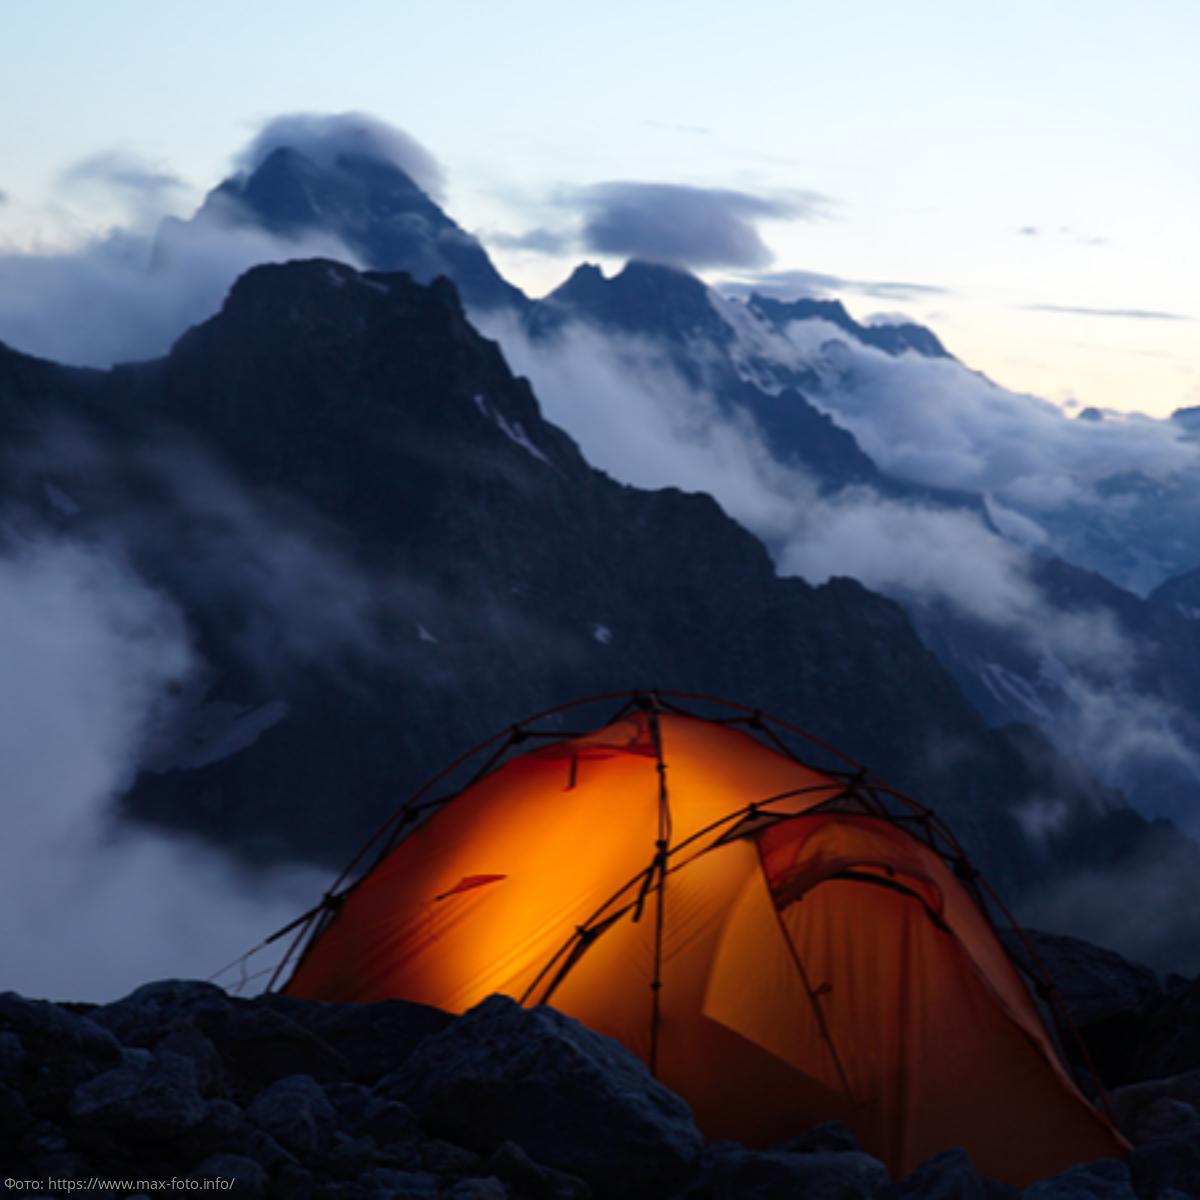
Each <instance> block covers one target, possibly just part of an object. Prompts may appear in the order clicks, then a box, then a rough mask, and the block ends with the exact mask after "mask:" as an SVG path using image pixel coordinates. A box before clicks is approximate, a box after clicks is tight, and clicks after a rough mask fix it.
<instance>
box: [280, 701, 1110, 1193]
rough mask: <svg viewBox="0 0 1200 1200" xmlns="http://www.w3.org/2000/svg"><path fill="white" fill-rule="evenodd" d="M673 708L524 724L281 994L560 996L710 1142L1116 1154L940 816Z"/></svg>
mask: <svg viewBox="0 0 1200 1200" xmlns="http://www.w3.org/2000/svg"><path fill="white" fill-rule="evenodd" d="M670 696H671V694H669V693H664V694H658V693H655V694H653V695H652V696H640V695H638V696H635V697H634V699H633V700H632V701H630V702H629V703H628V704H626V705H625V706H624V708H623V709H622V711H621V712H619V713H618V714H617V716H616V717H615V719H612V720H611V721H610V722H609V723H608V724H606V725H605V726H604V727H603V728H601V729H598V730H596V731H594V732H591V733H586V734H582V735H553V734H549V735H548V734H545V733H540V734H539V733H537V732H532V731H530V730H529V729H527V728H524V727H518V728H516V729H514V730H513V731H512V732H511V734H510V738H509V741H508V742H507V743H506V744H505V745H503V746H502V747H501V752H500V753H499V754H497V755H496V756H495V759H494V763H493V765H490V766H489V767H488V768H485V770H484V771H483V772H482V773H481V775H480V776H479V777H477V778H476V779H475V780H474V781H473V782H472V783H470V784H469V785H468V786H466V787H465V788H464V789H463V790H461V791H459V792H458V793H457V794H456V795H454V796H453V797H452V800H451V801H450V802H447V803H440V804H432V805H431V804H420V803H417V804H414V805H410V806H408V807H407V808H406V809H404V810H402V811H401V814H400V815H399V821H398V829H399V832H400V833H404V831H405V830H407V832H406V834H405V835H404V836H402V837H400V836H398V834H397V830H396V829H393V830H392V831H391V832H392V834H393V838H392V843H391V844H390V845H389V846H387V847H386V848H385V850H384V852H383V853H382V854H381V855H380V857H379V858H378V861H377V862H376V863H375V865H374V867H373V868H372V869H371V870H369V871H367V872H366V873H365V874H364V875H363V876H362V877H361V878H360V879H359V880H358V882H357V883H355V884H354V885H353V886H351V887H350V888H348V889H347V890H346V891H345V892H343V893H342V894H341V895H340V896H337V897H333V898H331V900H330V902H329V903H327V905H326V906H324V908H323V909H322V910H321V912H320V913H319V917H318V919H316V922H315V928H314V930H313V931H312V932H310V935H309V937H308V944H307V948H306V950H305V952H304V953H303V955H302V957H301V959H300V961H299V964H298V966H297V967H296V969H295V972H294V974H293V975H292V977H291V979H290V981H289V982H288V984H287V986H286V988H285V989H284V990H285V991H286V992H287V993H288V994H290V995H294V996H303V997H308V998H311V999H317V1000H331V1001H373V1000H381V999H385V998H402V999H406V1000H414V1001H420V1002H422V1003H425V1004H432V1005H436V1006H438V1007H440V1008H444V1009H449V1010H451V1011H454V1012H462V1011H464V1010H466V1009H467V1008H470V1007H471V1006H472V1005H474V1004H477V1003H478V1002H479V1001H480V1000H482V999H483V998H484V997H485V996H488V995H490V994H491V993H493V992H502V993H506V994H508V995H510V996H513V997H516V998H518V999H519V1000H521V1002H522V1003H525V1004H537V1003H550V1004H553V1005H554V1007H556V1008H558V1009H560V1010H561V1011H563V1012H565V1013H568V1014H570V1015H571V1016H573V1017H576V1018H578V1019H579V1020H580V1021H582V1022H584V1023H585V1024H587V1025H588V1026H590V1027H591V1028H593V1029H595V1030H598V1031H600V1032H601V1033H605V1034H608V1035H610V1036H611V1037H614V1038H616V1039H617V1040H618V1041H620V1042H622V1043H623V1044H624V1045H625V1046H627V1047H628V1048H629V1049H630V1050H632V1051H633V1052H634V1053H635V1054H637V1055H638V1056H639V1057H641V1058H642V1059H643V1060H644V1061H645V1062H646V1063H647V1064H648V1065H649V1066H650V1068H651V1070H652V1071H653V1072H654V1073H655V1075H656V1076H657V1077H658V1078H659V1079H660V1080H661V1081H662V1082H663V1083H665V1084H666V1085H667V1086H668V1087H670V1088H672V1089H673V1090H674V1091H676V1092H678V1093H679V1094H680V1095H682V1096H683V1097H684V1098H685V1099H686V1100H687V1101H688V1102H689V1103H690V1104H691V1106H692V1109H693V1112H694V1113H695V1117H696V1122H697V1124H698V1125H699V1127H700V1128H701V1129H702V1130H703V1131H704V1132H705V1134H706V1135H707V1136H709V1137H711V1138H723V1137H730V1138H736V1139H738V1140H740V1141H743V1142H745V1143H748V1144H750V1145H767V1144H770V1143H772V1142H774V1141H778V1140H780V1139H782V1138H784V1137H787V1136H788V1135H791V1134H794V1133H797V1132H799V1131H800V1130H802V1129H804V1128H805V1127H806V1126H808V1125H811V1124H813V1123H815V1122H818V1121H823V1120H829V1119H832V1118H840V1119H842V1120H844V1121H846V1122H847V1124H848V1125H849V1126H850V1127H851V1129H853V1130H854V1132H855V1134H856V1135H857V1137H858V1139H859V1143H860V1145H862V1146H863V1148H864V1149H866V1150H868V1151H869V1152H871V1153H872V1154H875V1155H876V1156H878V1157H879V1158H881V1159H882V1160H883V1161H884V1162H885V1163H887V1165H888V1166H889V1168H890V1169H891V1170H892V1172H893V1174H894V1175H895V1176H896V1177H898V1178H899V1177H903V1176H905V1175H907V1174H909V1173H910V1172H911V1171H912V1170H913V1169H914V1168H915V1167H916V1166H917V1165H918V1164H919V1163H920V1162H921V1161H922V1160H923V1159H924V1158H926V1157H927V1156H928V1155H930V1154H933V1153H935V1152H937V1151H939V1150H943V1149H946V1148H948V1147H951V1146H964V1147H966V1148H967V1150H968V1151H969V1152H970V1154H971V1157H972V1159H973V1160H974V1162H975V1165H976V1167H977V1168H978V1169H979V1170H980V1171H982V1172H984V1173H985V1174H988V1175H991V1176H994V1177H996V1178H999V1179H1002V1180H1006V1181H1008V1182H1011V1183H1014V1184H1017V1185H1024V1184H1026V1183H1028V1182H1030V1181H1032V1180H1034V1179H1038V1178H1042V1177H1044V1176H1047V1175H1050V1174H1053V1173H1054V1172H1056V1171H1059V1170H1062V1169H1064V1168H1065V1167H1067V1166H1069V1165H1071V1164H1073V1163H1076V1162H1080V1161H1084V1160H1090V1159H1097V1158H1108V1157H1113V1156H1114V1155H1116V1156H1123V1155H1124V1153H1125V1151H1126V1149H1127V1147H1126V1146H1125V1144H1124V1142H1123V1141H1122V1140H1121V1138H1120V1136H1119V1135H1118V1134H1117V1133H1116V1132H1115V1131H1114V1130H1113V1128H1112V1127H1111V1126H1110V1125H1109V1123H1108V1122H1107V1121H1106V1120H1105V1119H1104V1118H1103V1117H1102V1116H1101V1115H1100V1114H1099V1113H1098V1112H1097V1111H1096V1110H1095V1109H1094V1108H1093V1107H1092V1106H1091V1105H1090V1104H1089V1103H1088V1102H1087V1101H1086V1100H1085V1099H1084V1098H1083V1096H1082V1095H1081V1094H1080V1093H1079V1092H1078V1091H1077V1089H1076V1088H1075V1086H1074V1084H1073V1083H1072V1082H1071V1080H1070V1078H1069V1077H1068V1075H1067V1074H1066V1072H1065V1071H1064V1069H1063V1067H1062V1065H1061V1064H1060V1062H1059V1059H1058V1056H1057V1054H1056V1052H1055V1048H1054V1045H1053V1043H1052V1041H1051V1038H1050V1036H1049V1034H1048V1033H1047V1031H1046V1028H1045V1026H1044V1025H1043V1023H1042V1021H1041V1020H1040V1018H1039V1015H1038V1012H1037V1009H1036V1008H1035V1005H1034V1004H1033V1002H1032V1001H1031V999H1030V996H1029V994H1028V992H1027V991H1026V989H1025V986H1024V984H1023V983H1022V980H1021V978H1020V976H1019V974H1018V972H1017V970H1016V968H1015V967H1014V965H1013V963H1012V961H1011V960H1010V959H1009V957H1008V955H1007V954H1006V952H1005V951H1004V949H1003V947H1002V946H1001V944H1000V942H999V940H998V939H997V937H996V935H995V933H994V931H993V928H992V926H991V922H990V919H989V917H988V916H987V914H986V908H985V905H984V903H983V901H982V899H981V896H980V893H979V890H978V882H977V879H976V875H977V873H976V872H974V871H973V869H972V868H970V866H969V864H968V863H967V860H966V857H965V855H964V854H963V853H962V850H961V848H960V847H959V846H958V844H957V843H956V842H955V841H954V840H953V838H952V837H951V836H950V835H949V833H948V831H946V830H945V827H944V826H943V825H942V824H941V822H940V821H938V819H937V818H936V817H935V816H934V815H933V814H932V813H930V812H929V811H928V810H925V809H921V808H920V807H919V806H917V805H915V804H913V803H912V802H911V801H906V800H905V799H904V798H903V797H899V796H898V795H897V794H896V793H893V792H891V791H889V790H888V789H887V788H886V787H884V786H883V785H882V784H880V783H879V782H878V781H877V780H875V779H874V778H873V777H871V776H869V775H867V774H866V773H865V772H863V771H857V772H844V771H830V770H818V769H816V768H815V767H813V766H810V765H808V764H806V763H805V762H803V761H801V760H800V759H799V758H797V757H796V756H795V755H794V754H793V753H792V752H791V751H790V749H789V748H788V747H787V745H786V744H785V743H784V741H783V740H781V738H780V737H779V735H778V733H777V732H776V729H777V728H778V727H777V726H772V725H771V724H769V723H768V722H767V721H765V720H764V719H763V718H761V717H760V716H759V715H758V714H753V715H751V716H746V717H734V718H726V719H725V720H723V721H713V720H708V719H701V718H699V717H696V716H693V715H690V714H688V713H686V712H684V711H683V710H682V709H680V708H679V707H678V705H677V704H675V702H674V701H673V700H672V699H671V698H670ZM739 726H741V727H739ZM756 735H757V736H756ZM531 737H547V738H548V741H547V742H546V743H545V744H542V745H540V746H538V748H536V749H532V750H528V751H526V752H514V751H512V750H510V749H509V747H510V746H511V745H512V744H513V743H517V742H525V741H527V740H528V739H529V738H531ZM505 755H507V758H506V759H505V761H503V762H500V763H499V765H494V764H495V763H496V762H498V761H499V759H501V758H504V756H505ZM430 813H432V815H429V814H430Z"/></svg>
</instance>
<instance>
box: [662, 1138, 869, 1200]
mask: <svg viewBox="0 0 1200 1200" xmlns="http://www.w3.org/2000/svg"><path fill="white" fill-rule="evenodd" d="M889 1182H890V1179H889V1176H888V1173H887V1168H886V1167H885V1166H884V1165H883V1163H881V1162H879V1161H878V1159H874V1158H871V1157H870V1155H867V1154H863V1153H862V1152H861V1151H859V1150H849V1151H831V1150H812V1151H808V1152H804V1153H799V1154H797V1153H791V1152H788V1151H779V1150H764V1151H755V1150H746V1149H744V1148H742V1147H741V1146H737V1145H735V1144H733V1143H729V1142H722V1143H719V1144H717V1145H715V1146H710V1147H709V1149H708V1151H707V1152H706V1153H705V1155H704V1160H703V1162H702V1164H701V1167H700V1171H699V1173H698V1176H697V1179H696V1180H695V1182H694V1183H693V1185H692V1187H691V1188H690V1189H689V1190H688V1191H687V1192H686V1193H685V1195H686V1196H687V1197H696V1200H700V1197H703V1198H704V1200H794V1198H795V1197H798V1196H803V1197H804V1198H805V1200H871V1197H875V1196H879V1195H880V1194H881V1193H882V1192H883V1190H884V1189H885V1188H886V1187H887V1186H888V1184H889Z"/></svg>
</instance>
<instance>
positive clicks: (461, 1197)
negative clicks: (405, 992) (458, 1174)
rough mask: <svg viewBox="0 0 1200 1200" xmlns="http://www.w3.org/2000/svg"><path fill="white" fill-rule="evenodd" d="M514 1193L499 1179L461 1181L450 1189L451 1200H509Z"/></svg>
mask: <svg viewBox="0 0 1200 1200" xmlns="http://www.w3.org/2000/svg"><path fill="white" fill-rule="evenodd" d="M511 1195H512V1193H511V1192H510V1191H509V1190H508V1187H507V1186H506V1185H505V1184H503V1183H501V1182H500V1180H499V1179H496V1178H494V1177H488V1178H485V1179H460V1180H459V1181H458V1182H457V1183H456V1184H455V1185H454V1186H453V1187H452V1188H451V1189H450V1200H508V1198H509V1196H511Z"/></svg>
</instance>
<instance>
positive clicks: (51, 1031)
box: [0, 992, 121, 1063]
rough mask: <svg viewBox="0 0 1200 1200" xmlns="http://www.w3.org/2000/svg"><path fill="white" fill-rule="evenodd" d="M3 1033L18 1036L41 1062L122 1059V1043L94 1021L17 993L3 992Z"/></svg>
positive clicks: (0, 995)
mask: <svg viewBox="0 0 1200 1200" xmlns="http://www.w3.org/2000/svg"><path fill="white" fill-rule="evenodd" d="M0 1031H4V1032H6V1033H15V1034H16V1035H17V1036H18V1037H19V1038H20V1040H21V1043H22V1046H23V1048H24V1049H25V1051H26V1052H27V1053H29V1054H30V1055H31V1056H34V1057H36V1058H38V1059H41V1060H44V1059H46V1058H54V1059H59V1058H64V1057H68V1056H70V1057H77V1058H85V1059H89V1060H92V1061H94V1062H97V1063H114V1062H116V1061H117V1060H118V1059H119V1058H120V1057H121V1046H120V1043H119V1042H118V1041H117V1039H116V1038H115V1037H113V1035H112V1034H111V1033H109V1032H108V1030H106V1029H104V1028H102V1027H101V1026H100V1025H99V1024H97V1023H96V1022H95V1021H94V1020H92V1019H90V1018H89V1017H85V1016H80V1015H79V1014H77V1013H73V1012H68V1011H67V1009H65V1008H62V1007H60V1006H59V1005H57V1004H51V1003H50V1002H49V1001H48V1000H26V999H25V998H24V997H22V996H18V995H17V994H16V993H15V992H3V993H0Z"/></svg>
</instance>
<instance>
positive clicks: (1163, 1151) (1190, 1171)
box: [1129, 1137, 1200, 1200]
mask: <svg viewBox="0 0 1200 1200" xmlns="http://www.w3.org/2000/svg"><path fill="white" fill-rule="evenodd" d="M1129 1172H1130V1174H1131V1176H1132V1177H1133V1186H1134V1187H1135V1188H1136V1189H1137V1194H1138V1196H1139V1197H1141V1200H1165V1197H1166V1196H1167V1195H1168V1194H1169V1193H1170V1192H1171V1191H1172V1190H1174V1191H1176V1192H1181V1193H1182V1194H1183V1195H1184V1196H1189V1197H1195V1196H1200V1142H1197V1141H1196V1139H1195V1138H1191V1137H1182V1138H1178V1137H1177V1138H1158V1139H1156V1140H1155V1141H1152V1142H1146V1143H1145V1144H1144V1145H1141V1146H1135V1147H1134V1148H1133V1153H1131V1154H1130V1156H1129Z"/></svg>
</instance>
